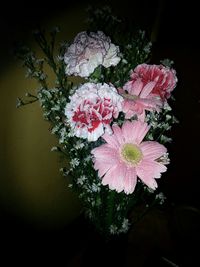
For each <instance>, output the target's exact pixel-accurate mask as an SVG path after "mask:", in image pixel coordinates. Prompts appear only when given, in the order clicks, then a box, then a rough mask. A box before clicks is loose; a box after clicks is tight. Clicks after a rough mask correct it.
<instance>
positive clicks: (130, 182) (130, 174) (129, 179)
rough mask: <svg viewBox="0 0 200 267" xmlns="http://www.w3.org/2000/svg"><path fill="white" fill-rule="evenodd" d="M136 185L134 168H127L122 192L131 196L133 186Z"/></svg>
mask: <svg viewBox="0 0 200 267" xmlns="http://www.w3.org/2000/svg"><path fill="white" fill-rule="evenodd" d="M136 183H137V176H136V171H135V168H127V169H126V176H125V179H124V192H125V193H126V194H132V193H133V191H134V190H135V186H136Z"/></svg>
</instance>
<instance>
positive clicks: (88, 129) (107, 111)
mask: <svg viewBox="0 0 200 267" xmlns="http://www.w3.org/2000/svg"><path fill="white" fill-rule="evenodd" d="M70 100H71V101H70V103H68V104H67V105H66V108H65V115H66V117H67V119H68V123H69V124H70V125H71V128H72V130H73V132H74V135H75V136H77V137H82V138H84V139H88V141H96V140H97V139H98V138H99V137H100V136H102V135H103V134H104V132H105V130H106V131H107V132H108V133H109V134H111V133H112V130H111V127H110V123H111V122H112V120H113V118H117V117H118V115H119V112H120V111H121V110H122V107H121V103H122V101H123V98H122V97H121V96H120V95H119V94H118V93H117V90H116V89H115V88H114V87H113V86H109V85H108V84H106V83H104V84H101V83H98V84H95V83H85V84H83V85H82V86H80V87H79V89H77V90H76V92H75V94H74V95H73V96H71V97H70Z"/></svg>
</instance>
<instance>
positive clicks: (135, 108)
mask: <svg viewBox="0 0 200 267" xmlns="http://www.w3.org/2000/svg"><path fill="white" fill-rule="evenodd" d="M153 88H154V83H153V82H149V83H147V84H146V85H144V84H143V82H142V81H140V80H139V79H138V80H136V81H133V80H131V81H128V82H127V83H126V84H125V85H124V86H123V88H119V89H118V91H119V93H120V94H121V95H122V96H123V97H124V101H123V103H122V110H123V112H124V113H125V118H126V119H130V118H131V117H133V116H134V115H136V116H137V118H138V119H139V120H141V121H144V119H145V111H146V110H148V111H154V110H156V111H160V107H161V106H162V101H161V99H160V97H158V96H155V95H152V93H151V92H152V90H153Z"/></svg>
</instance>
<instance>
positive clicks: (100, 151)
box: [91, 144, 118, 160]
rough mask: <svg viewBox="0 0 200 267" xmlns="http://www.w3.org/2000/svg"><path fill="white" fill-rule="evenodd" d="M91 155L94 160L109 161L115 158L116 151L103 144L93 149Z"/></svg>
mask: <svg viewBox="0 0 200 267" xmlns="http://www.w3.org/2000/svg"><path fill="white" fill-rule="evenodd" d="M91 154H93V155H94V156H95V157H96V158H98V159H100V160H104V159H106V157H107V158H109V159H112V158H113V159H115V158H117V154H118V153H117V151H116V150H115V149H114V148H113V147H111V146H110V145H109V144H103V145H101V146H99V147H96V148H94V149H93V150H92V151H91Z"/></svg>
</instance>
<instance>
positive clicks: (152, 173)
mask: <svg viewBox="0 0 200 267" xmlns="http://www.w3.org/2000/svg"><path fill="white" fill-rule="evenodd" d="M166 170H167V168H166V166H164V165H163V164H161V163H159V162H156V161H150V160H143V161H142V162H141V163H140V164H139V165H138V166H137V167H136V173H137V176H138V177H139V178H140V179H141V180H142V181H143V182H144V183H145V184H146V185H147V186H148V187H150V188H152V189H156V187H157V182H156V181H155V178H160V177H161V173H162V172H165V171H166Z"/></svg>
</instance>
